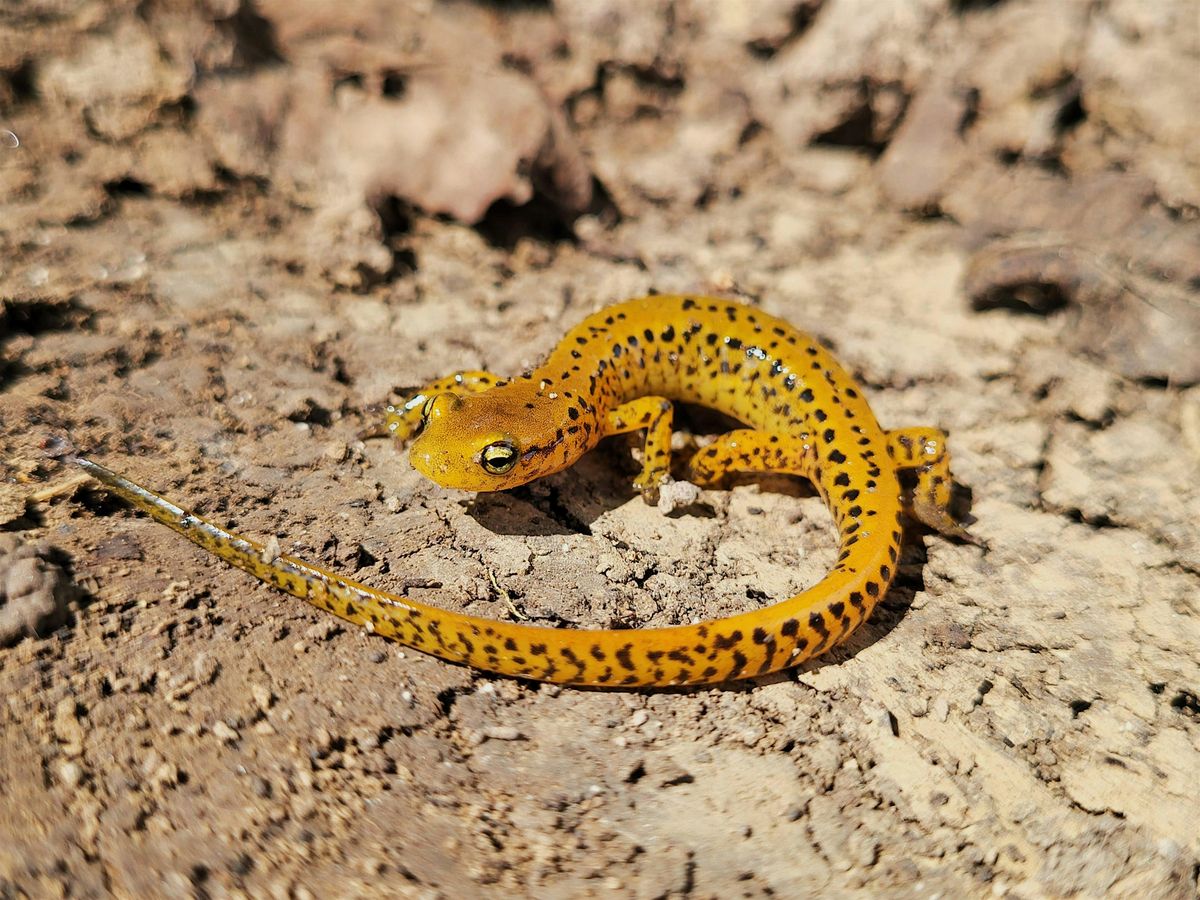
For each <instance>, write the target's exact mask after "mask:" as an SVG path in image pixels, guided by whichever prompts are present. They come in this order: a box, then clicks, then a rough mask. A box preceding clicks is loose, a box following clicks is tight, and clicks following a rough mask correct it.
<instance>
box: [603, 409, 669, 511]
mask: <svg viewBox="0 0 1200 900" xmlns="http://www.w3.org/2000/svg"><path fill="white" fill-rule="evenodd" d="M673 421H674V410H673V408H672V406H671V401H670V400H668V399H666V398H665V397H639V398H638V399H636V400H630V401H629V402H628V403H623V404H621V405H620V406H618V407H617V408H616V409H614V410H613V411H612V412H610V413H609V414H608V421H607V422H606V428H605V432H604V433H605V435H606V436H607V435H613V434H627V433H628V432H630V431H638V430H640V429H642V428H644V429H646V447H645V451H644V453H643V459H642V473H641V474H640V475H638V477H637V478H635V479H634V481H633V486H634V487H635V488H637V489H638V490H639V491H640V492H641V494H642V499H643V500H645V501H646V502H647V503H649V504H651V505H653V504H655V503H658V490H659V488H660V487H662V485H663V482H665V481H666V480H667V478H668V477H669V476H670V474H671V424H672V422H673Z"/></svg>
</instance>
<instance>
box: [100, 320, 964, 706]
mask: <svg viewBox="0 0 1200 900" xmlns="http://www.w3.org/2000/svg"><path fill="white" fill-rule="evenodd" d="M677 400H678V401H685V402H689V403H697V404H703V405H705V406H709V407H712V408H714V409H717V410H720V411H721V412H723V413H726V414H728V415H729V416H732V417H733V418H735V419H737V420H739V421H740V422H742V423H743V424H744V425H745V426H746V428H744V429H740V430H737V431H733V432H730V433H729V434H726V435H724V436H722V437H721V438H719V439H718V440H717V441H716V442H715V443H714V444H711V445H709V446H708V447H706V448H704V449H702V450H700V451H698V452H697V453H696V455H695V456H694V457H693V458H692V460H691V475H690V476H689V477H690V480H692V481H694V482H696V483H698V484H701V485H713V484H715V483H717V482H718V481H719V480H720V479H721V478H722V477H723V476H724V475H725V474H727V473H730V472H735V471H763V472H765V471H771V472H788V473H793V474H797V475H801V476H803V477H805V478H808V479H809V480H811V481H812V483H813V484H814V485H815V486H816V488H817V490H818V491H819V492H820V494H821V496H822V497H823V498H824V499H825V501H826V503H827V504H828V505H829V508H830V510H831V511H832V513H833V517H834V520H835V522H836V524H837V527H838V529H839V531H840V534H841V548H840V554H839V556H838V560H837V563H836V564H835V565H834V567H833V569H832V570H831V571H830V572H829V573H828V575H826V577H825V578H824V579H823V580H822V581H821V582H820V583H818V584H817V585H815V586H813V587H812V588H809V589H808V590H806V591H804V592H802V593H800V594H798V595H797V596H795V597H792V598H791V599H788V600H784V601H782V602H779V603H776V604H774V605H772V606H768V607H765V608H763V609H760V610H755V611H753V612H748V613H743V614H740V615H736V616H731V617H729V618H725V619H720V620H714V621H709V622H702V623H698V624H695V625H683V626H676V627H671V628H653V629H641V630H625V631H619V630H603V631H602V630H573V629H561V628H540V627H534V626H529V625H519V624H513V623H509V622H499V621H492V620H487V619H481V618H477V617H474V616H467V615H461V614H458V613H453V612H448V611H446V610H443V609H439V608H437V607H433V606H428V605H425V604H422V603H417V602H414V601H412V600H409V599H407V598H403V597H398V596H395V595H391V594H388V593H386V592H383V591H377V590H374V589H372V588H369V587H366V586H364V585H361V584H358V583H356V582H353V581H350V580H349V579H346V578H342V577H341V576H338V575H336V574H334V573H331V572H328V571H325V570H323V569H319V568H317V567H314V566H310V565H308V564H306V563H303V562H301V561H300V560H296V559H293V558H291V557H286V556H280V557H277V558H274V559H264V555H263V548H262V547H261V545H259V544H257V543H254V542H252V541H248V540H246V539H244V538H241V537H238V536H236V535H233V534H230V533H228V532H226V531H224V530H222V529H220V528H218V527H217V526H214V525H212V524H210V523H207V522H205V521H203V520H201V519H198V518H196V517H194V516H191V515H190V514H188V513H186V512H185V511H184V510H181V509H179V508H178V507H176V506H174V505H173V504H171V503H169V502H168V501H166V500H164V499H163V498H161V497H159V496H158V495H156V494H153V493H152V492H150V491H147V490H145V489H144V488H141V487H139V486H137V485H135V484H133V483H132V482H129V481H127V480H125V479H123V478H121V477H120V476H118V475H115V474H114V473H112V472H110V471H109V470H107V469H104V468H103V467H101V466H98V465H96V464H95V463H92V462H89V461H86V460H80V461H79V462H80V464H81V465H83V466H84V467H85V468H87V469H88V471H90V472H91V473H92V474H93V475H95V476H96V477H97V478H99V479H100V480H102V481H104V482H105V483H106V484H108V485H109V486H110V487H112V488H113V489H114V490H116V492H117V493H119V494H121V495H122V496H124V497H125V498H126V499H128V500H129V501H130V502H132V503H133V504H134V505H136V506H138V507H139V508H141V509H143V510H145V511H146V512H148V513H149V514H150V515H152V516H154V517H155V518H156V519H158V520H159V521H161V522H163V523H164V524H166V525H168V526H170V527H172V528H174V529H175V530H177V531H179V532H181V533H182V534H184V535H185V536H187V537H188V538H190V539H191V540H193V541H195V542H196V543H197V544H199V545H201V546H203V547H205V548H206V549H208V550H210V551H212V552H213V553H215V554H216V555H217V556H219V557H221V558H222V559H225V560H226V561H228V562H230V563H232V564H233V565H236V566H239V567H240V568H243V569H245V570H247V571H249V572H251V573H252V574H254V575H256V576H257V577H259V578H261V579H263V580H264V581H267V582H269V583H271V584H274V585H276V586H277V587H279V588H281V589H283V590H286V591H288V592H289V593H292V594H294V595H295V596H298V597H301V598H303V599H305V600H307V601H309V602H310V603H313V604H314V605H316V606H318V607H321V608H322V609H326V610H328V611H330V612H332V613H334V614H336V615H338V616H341V617H342V618H344V619H348V620H349V621H351V622H355V623H357V624H360V625H363V626H364V627H366V628H368V629H369V630H371V631H373V632H376V633H379V634H382V635H384V636H386V637H390V638H393V639H395V640H397V641H400V642H401V643H403V644H407V645H408V646H411V647H414V648H416V649H418V650H423V651H425V652H427V653H432V654H434V655H436V656H439V657H441V658H443V659H447V660H451V661H454V662H460V663H465V664H467V665H471V666H475V667H477V668H480V669H486V670H488V671H491V672H498V673H500V674H504V675H512V676H518V677H522V678H531V679H536V680H540V681H553V682H562V683H567V684H581V685H606V686H656V685H680V684H702V683H711V682H721V681H727V680H729V679H734V678H740V677H745V676H751V675H761V674H764V673H767V672H772V671H775V670H778V669H782V668H785V667H787V666H792V665H795V664H797V663H799V662H801V661H803V660H805V659H808V658H810V657H812V656H814V655H816V654H819V653H822V652H824V651H825V650H828V649H829V648H830V647H832V646H834V645H835V644H837V643H838V642H840V641H842V640H844V639H845V638H846V636H847V635H849V634H850V633H851V632H852V631H853V630H854V629H855V628H856V627H857V626H858V625H860V624H861V623H862V622H863V621H864V620H865V619H866V618H867V617H868V616H869V615H870V614H871V611H872V609H873V608H874V607H875V605H876V603H878V602H879V599H880V598H881V597H882V596H883V595H884V593H885V592H886V591H887V589H888V586H889V584H890V583H891V581H892V579H893V577H894V576H895V572H896V563H897V559H898V556H899V551H900V540H901V522H900V516H901V512H902V511H905V510H906V511H908V512H909V513H911V514H913V515H914V516H916V517H917V518H919V519H920V520H922V521H924V522H926V523H928V524H930V525H932V526H933V527H935V528H938V529H939V530H941V531H943V532H945V533H948V534H954V535H957V536H959V537H966V535H965V532H963V531H962V529H961V528H959V527H958V526H957V525H956V524H955V523H954V522H953V520H952V519H951V518H950V516H949V514H948V513H947V511H946V505H947V502H948V499H949V493H950V477H949V459H948V455H947V453H946V450H945V445H944V435H943V434H942V433H941V432H940V431H937V430H936V429H906V430H901V431H892V432H888V431H884V430H883V429H881V428H880V426H879V423H878V422H877V421H876V419H875V416H874V415H873V413H872V412H871V409H870V407H869V406H868V404H867V401H866V398H865V397H864V396H863V394H862V392H861V390H860V389H859V388H858V387H857V386H856V385H855V383H854V381H853V379H852V378H851V377H850V376H849V375H848V374H847V373H846V372H845V371H844V370H843V369H842V368H841V367H840V366H839V365H838V363H837V362H836V361H835V360H834V359H833V357H832V356H831V355H830V354H829V353H828V352H827V351H826V350H825V349H824V348H822V347H821V346H819V345H818V344H817V343H816V342H815V341H814V340H813V339H812V338H810V337H809V336H807V335H805V334H803V333H801V332H799V331H797V330H796V329H794V328H792V327H791V326H790V325H788V324H787V323H786V322H783V321H781V320H779V319H777V318H774V317H772V316H769V315H767V314H765V313H762V312H760V311H758V310H756V309H754V308H752V307H748V306H744V305H741V304H738V303H734V302H731V301H727V300H719V299H713V298H708V297H672V296H655V297H646V298H642V299H638V300H631V301H628V302H626V303H622V304H618V305H616V306H611V307H608V308H606V309H603V310H601V311H600V312H598V313H595V314H594V315H591V316H589V317H588V318H586V319H584V320H583V321H582V322H581V323H579V324H578V325H577V326H576V327H575V328H573V329H572V330H571V331H570V332H569V333H568V334H567V335H566V336H565V337H564V338H563V340H562V341H561V342H560V343H559V345H558V346H557V347H556V348H555V349H554V351H553V352H552V353H551V354H550V356H549V358H548V359H547V360H546V362H545V363H544V364H543V365H542V366H540V367H539V368H538V369H537V370H536V371H534V372H532V373H530V374H527V375H523V376H520V377H518V378H513V379H510V380H505V379H502V378H499V377H497V376H494V375H491V374H489V373H486V372H461V373H458V374H456V375H451V376H448V377H447V378H445V379H440V380H439V381H437V382H434V383H433V384H432V385H430V386H429V387H428V388H427V389H425V390H423V391H422V392H420V393H419V394H417V395H416V396H414V397H413V398H412V399H411V400H409V402H407V403H405V404H404V405H403V406H401V407H397V408H392V409H390V410H389V416H388V421H387V424H386V429H387V431H388V432H390V433H392V434H394V435H395V436H397V437H398V438H400V439H402V440H407V439H409V438H410V437H413V435H417V436H416V438H415V440H414V441H413V443H412V446H411V449H410V455H411V459H412V462H413V465H414V466H415V467H416V468H417V469H418V470H419V471H421V472H422V473H423V474H425V475H426V476H428V477H429V478H431V479H433V480H434V481H436V482H438V483H439V484H442V485H444V486H447V487H455V488H464V489H468V490H475V491H486V490H500V489H505V488H509V487H514V486H516V485H519V484H523V483H525V482H528V481H530V480H532V479H534V478H538V477H541V476H543V475H547V474H549V473H551V472H556V471H559V470H561V469H563V468H566V467H567V466H570V465H571V464H572V463H574V462H575V461H576V460H577V459H579V457H580V456H582V455H583V454H584V453H586V452H587V451H588V450H589V449H591V448H592V447H593V446H595V444H596V443H597V442H598V441H600V440H601V439H602V438H604V437H607V436H609V435H612V434H618V433H623V432H629V431H635V430H642V429H644V430H645V431H646V454H645V463H644V468H643V472H642V473H641V475H640V476H639V477H638V479H637V481H636V486H637V487H638V488H639V489H640V490H641V492H642V494H643V495H644V496H645V497H646V498H647V499H648V500H653V499H654V498H655V497H657V494H658V490H659V488H660V486H661V485H662V484H663V483H664V481H665V480H666V479H667V478H668V477H669V475H668V472H669V454H670V436H671V416H672V401H677ZM418 432H419V434H418ZM901 469H912V470H915V472H916V480H917V487H916V490H915V492H914V493H913V494H912V496H911V497H905V498H903V499H902V497H901V488H900V482H899V479H898V477H897V472H898V471H899V470H901Z"/></svg>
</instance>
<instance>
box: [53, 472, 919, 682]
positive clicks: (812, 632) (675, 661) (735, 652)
mask: <svg viewBox="0 0 1200 900" xmlns="http://www.w3.org/2000/svg"><path fill="white" fill-rule="evenodd" d="M69 461H72V462H74V463H75V464H76V465H78V466H80V467H81V468H83V470H84V471H86V472H87V473H88V474H89V475H91V476H92V477H93V478H95V479H97V480H98V481H100V482H102V483H103V484H105V485H107V486H108V488H109V489H110V490H112V491H113V492H114V493H115V494H117V495H118V496H120V497H122V498H123V499H124V500H126V501H127V502H129V503H130V504H132V505H133V506H135V507H136V508H138V509H140V510H142V511H143V512H145V513H146V514H148V515H149V516H151V517H152V518H154V519H156V520H157V521H159V522H161V523H162V524H164V525H166V526H167V527H168V528H171V529H173V530H174V531H177V532H179V533H180V534H182V535H183V536H184V537H186V538H187V539H188V540H190V541H192V542H193V543H195V544H197V545H198V546H200V547H203V548H204V549H205V550H208V551H209V552H210V553H213V554H214V555H216V556H218V557H220V558H221V559H223V560H225V561H226V562H228V563H229V564H231V565H233V566H236V567H237V568H239V569H243V570H245V571H247V572H249V573H250V574H251V575H254V576H255V577H256V578H259V579H261V580H262V581H265V582H267V583H268V584H271V585H274V586H275V587H277V588H279V589H280V590H283V591H286V592H287V593H289V594H291V595H293V596H295V597H298V598H300V599H301V600H306V601H308V602H309V603H311V604H312V605H314V606H317V607H319V608H321V609H323V610H326V611H328V612H331V613H333V614H334V615H336V616H340V617H341V618H343V619H345V620H347V621H349V622H352V623H354V624H356V625H360V626H362V627H363V628H365V629H366V630H367V631H369V632H372V633H375V634H380V635H383V636H384V637H387V638H391V639H392V640H395V641H398V642H399V643H401V644H405V645H407V646H409V647H412V648H414V649H416V650H421V651H423V652H425V653H430V654H432V655H434V656H438V657H440V658H442V659H445V660H449V661H451V662H456V663H464V664H466V665H470V666H473V667H476V668H479V669H484V670H487V671H491V672H496V673H499V674H501V675H509V676H515V677H520V678H529V679H533V680H537V681H549V682H558V683H562V684H575V685H592V686H600V687H618V686H625V687H634V686H667V685H685V684H711V683H719V682H723V681H728V680H730V679H734V678H739V677H748V676H752V675H761V674H766V673H768V672H773V671H776V670H779V669H783V668H787V667H790V666H794V665H796V664H798V663H800V662H803V661H804V660H806V659H808V658H810V657H812V656H815V655H817V654H819V653H822V652H824V651H825V650H827V649H829V648H830V647H832V646H833V645H834V644H836V643H838V642H839V641H841V640H843V639H844V638H845V637H846V636H847V635H849V634H850V632H851V631H853V630H854V629H855V628H856V627H857V626H858V625H859V624H860V623H861V622H863V621H864V620H865V619H866V618H867V616H869V615H870V613H871V610H872V609H873V608H874V606H875V604H876V602H877V601H878V600H879V599H880V598H881V597H882V596H883V594H884V593H885V592H886V591H887V588H888V585H889V583H890V581H891V579H892V577H893V575H894V572H895V564H896V557H897V554H898V550H899V541H900V532H899V525H898V519H897V516H898V512H899V503H898V499H897V498H896V497H893V496H889V495H890V494H891V493H892V492H890V491H884V492H880V493H878V494H877V495H876V497H877V501H878V508H877V509H876V515H874V516H873V517H872V522H871V524H870V526H869V527H863V528H861V530H860V528H859V524H858V523H847V522H845V521H844V516H845V513H844V507H846V506H848V505H849V503H852V502H853V499H851V501H849V503H848V502H847V501H846V500H845V497H844V495H846V494H849V493H850V492H851V491H853V492H855V493H857V490H858V489H857V488H850V487H847V486H845V485H844V484H843V483H842V482H840V481H838V480H837V476H834V475H833V474H832V473H827V474H824V475H823V474H822V473H821V472H820V471H819V468H818V470H817V471H815V472H814V473H812V474H813V476H814V477H813V480H814V482H815V483H816V484H817V486H818V488H819V489H820V491H821V493H822V494H823V495H824V496H825V497H826V500H827V502H828V503H829V504H830V507H831V509H833V510H834V513H835V517H837V518H838V519H839V523H838V524H839V528H840V530H841V534H842V545H841V554H840V556H839V560H838V564H837V565H836V566H835V567H834V569H833V570H832V571H831V572H830V573H829V574H828V575H827V576H826V577H825V578H824V579H822V581H821V582H820V583H818V584H816V585H814V586H813V587H811V588H809V589H808V590H806V591H803V592H802V593H800V594H798V595H796V596H795V597H793V598H791V599H789V600H784V601H782V602H780V603H777V604H775V605H773V606H769V607H766V608H764V609H761V610H754V611H751V612H747V613H742V614H739V615H735V616H731V617H728V618H725V619H720V620H716V621H709V622H702V623H699V624H694V625H684V626H676V627H670V628H649V629H638V630H627V631H616V630H595V631H593V630H575V629H562V628H544V627H538V626H531V625H519V624H513V623H508V622H499V621H494V620H490V619H483V618H479V617H477V616H468V615H463V614H461V613H454V612H449V611H447V610H443V609H439V608H437V607H433V606H429V605H426V604H423V603H419V602H417V601H414V600H410V599H408V598H406V597H401V596H398V595H396V594H391V593H388V592H387V591H381V590H377V589H375V588H371V587H368V586H366V585H363V584H359V583H358V582H356V581H353V580H351V579H349V578H345V577H343V576H341V575H338V574H336V573H334V572H330V571H328V570H326V569H323V568H320V567H318V566H313V565H310V564H308V563H306V562H304V561H302V560H299V559H296V558H294V557H291V556H286V555H278V554H275V553H273V552H271V551H270V550H268V548H267V547H265V546H264V545H262V544H260V543H257V542H256V541H252V540H249V539H247V538H244V537H240V536H239V535H236V534H234V533H232V532H230V531H227V530H225V529H223V528H221V527H219V526H217V525H214V524H212V523H211V522H208V521H206V520H204V519H202V518H200V517H199V516H196V515H193V514H192V513H190V512H188V511H187V510H185V509H182V508H180V507H179V506H176V505H175V504H174V503H171V502H170V501H169V500H167V499H165V498H164V497H162V496H160V495H159V494H156V493H154V492H153V491H151V490H148V489H146V488H144V487H142V486H141V485H138V484H135V483H134V482H132V481H130V480H129V479H127V478H124V477H122V476H121V475H118V474H117V473H115V472H113V471H112V470H110V469H108V468H106V467H104V466H102V465H100V464H98V463H95V462H92V461H91V460H88V459H84V458H82V457H72V458H70V460H69ZM826 482H828V483H826ZM834 492H838V493H836V494H835V493H834Z"/></svg>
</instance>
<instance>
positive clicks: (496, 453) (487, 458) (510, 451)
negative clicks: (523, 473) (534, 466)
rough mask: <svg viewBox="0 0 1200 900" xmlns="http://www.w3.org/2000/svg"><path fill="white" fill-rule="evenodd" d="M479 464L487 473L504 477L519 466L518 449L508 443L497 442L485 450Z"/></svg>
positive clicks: (480, 456)
mask: <svg viewBox="0 0 1200 900" xmlns="http://www.w3.org/2000/svg"><path fill="white" fill-rule="evenodd" d="M479 463H480V465H482V466H483V469H484V471H485V472H489V473H491V474H492V475H503V474H504V473H505V472H507V471H509V470H510V469H511V468H512V467H513V466H515V465H516V464H517V448H516V447H514V446H513V445H512V444H510V443H509V442H508V441H496V443H494V444H488V445H487V446H486V447H484V448H483V453H481V454H480V455H479Z"/></svg>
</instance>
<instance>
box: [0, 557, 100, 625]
mask: <svg viewBox="0 0 1200 900" xmlns="http://www.w3.org/2000/svg"><path fill="white" fill-rule="evenodd" d="M62 559H63V556H62V554H61V553H59V552H57V551H55V550H54V549H53V548H51V547H50V546H49V545H47V544H42V543H38V544H29V543H25V542H23V541H22V540H21V539H20V538H19V537H18V536H17V535H15V534H3V535H0V647H5V646H8V645H10V644H15V643H16V642H17V641H19V640H20V639H21V638H22V637H25V636H29V637H43V636H45V635H47V634H49V633H50V632H52V631H54V630H55V629H56V628H58V627H59V626H60V625H63V624H64V623H65V622H66V621H67V616H68V613H69V611H70V605H71V603H73V602H74V601H75V600H76V599H77V598H78V597H79V595H80V590H79V588H78V587H77V586H76V585H75V584H74V582H72V581H71V579H70V577H69V576H68V575H67V573H66V571H65V570H64V568H63V566H62V564H61V560H62Z"/></svg>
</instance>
